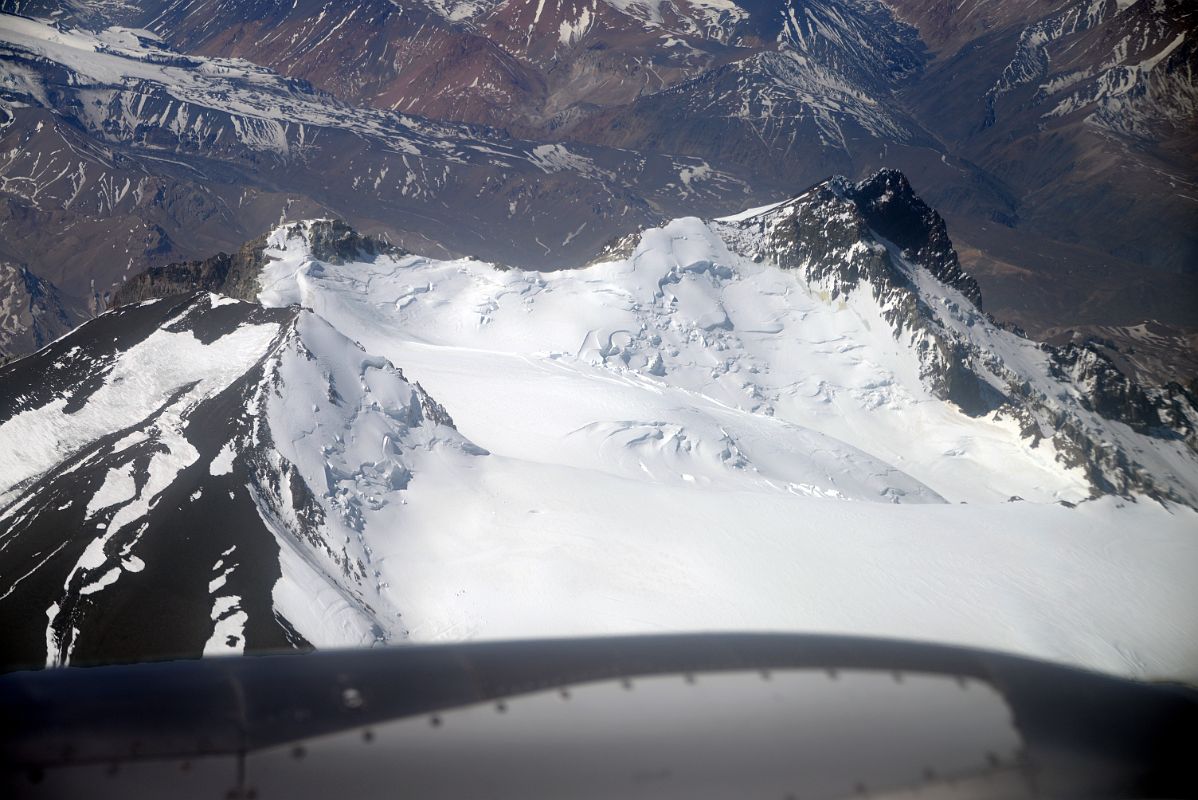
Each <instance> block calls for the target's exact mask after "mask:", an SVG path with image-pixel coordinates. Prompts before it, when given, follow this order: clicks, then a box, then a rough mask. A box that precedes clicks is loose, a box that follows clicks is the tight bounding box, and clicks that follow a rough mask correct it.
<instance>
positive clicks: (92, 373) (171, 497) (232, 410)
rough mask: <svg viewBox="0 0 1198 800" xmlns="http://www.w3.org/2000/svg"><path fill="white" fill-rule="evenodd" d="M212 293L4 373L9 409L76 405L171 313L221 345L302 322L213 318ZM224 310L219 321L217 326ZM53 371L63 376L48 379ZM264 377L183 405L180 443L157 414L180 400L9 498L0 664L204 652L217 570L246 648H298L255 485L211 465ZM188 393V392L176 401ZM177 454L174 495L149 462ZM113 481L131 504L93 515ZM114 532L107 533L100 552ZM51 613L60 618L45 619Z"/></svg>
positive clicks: (87, 336)
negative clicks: (54, 656)
mask: <svg viewBox="0 0 1198 800" xmlns="http://www.w3.org/2000/svg"><path fill="white" fill-rule="evenodd" d="M207 298H208V296H207V295H200V296H193V297H186V298H176V299H175V300H173V301H160V302H157V303H151V304H146V305H140V306H136V307H128V308H124V309H121V310H118V311H115V312H111V313H108V314H105V315H103V316H102V317H100V318H98V319H96V320H93V321H92V322H91V323H90V324H87V325H84V326H83V327H82V328H80V329H79V330H77V331H75V332H73V333H72V334H70V335H68V336H67V337H65V338H63V339H62V340H60V341H58V342H57V343H55V344H54V345H53V346H51V347H49V348H46V349H45V350H43V351H41V352H39V353H37V354H35V355H32V356H29V357H27V358H24V359H21V360H20V361H17V362H15V363H13V364H11V365H10V366H8V367H6V368H4V369H3V370H0V387H2V388H0V391H2V392H3V393H4V394H5V395H6V397H5V398H4V399H3V400H2V405H0V407H3V408H4V409H6V410H8V409H11V410H14V411H15V410H30V409H36V408H40V407H42V406H44V405H46V404H48V403H52V402H53V401H54V400H55V399H56V398H57V397H62V396H66V397H67V398H68V399H69V404H68V407H70V408H74V409H76V410H77V411H78V410H81V409H83V408H84V407H85V406H86V405H87V403H88V402H89V400H90V398H91V397H92V396H93V395H94V393H95V392H96V390H97V389H98V387H99V385H100V384H103V383H104V382H105V381H106V379H107V376H108V374H109V370H110V368H111V365H112V362H113V360H114V358H115V357H116V356H117V354H118V353H119V352H122V351H125V350H128V349H129V348H132V347H135V346H137V345H138V344H140V343H142V342H144V341H145V340H146V339H147V338H148V337H149V336H150V335H152V334H153V333H154V332H156V331H160V330H164V328H163V327H162V326H163V324H164V323H167V322H169V321H170V320H172V319H173V320H175V322H174V323H173V325H172V327H173V328H174V329H176V330H179V331H185V330H191V329H192V328H193V327H194V326H196V325H204V324H207V323H211V325H209V326H208V327H209V328H210V330H209V331H208V334H209V335H213V336H216V335H217V333H218V331H224V333H225V334H227V333H229V332H231V331H232V330H234V329H236V328H237V327H238V326H240V325H242V324H265V325H274V326H277V327H278V329H279V331H280V332H282V331H283V330H284V329H285V328H286V326H287V325H288V324H289V323H290V322H291V321H292V320H293V319H294V316H295V313H296V312H295V311H294V310H292V309H278V310H274V309H264V308H262V307H260V306H256V305H249V304H245V303H238V304H229V305H223V306H220V307H219V308H212V307H211V306H210V304H209V302H208V299H207ZM215 312H220V314H219V319H216V320H210V319H209V315H211V314H213V313H215ZM218 338H219V337H218ZM264 355H265V353H264ZM51 375H53V376H55V381H54V382H50V383H48V382H47V381H46V377H47V376H51ZM258 377H259V374H258V372H257V371H256V370H254V369H251V370H250V371H249V372H247V373H246V374H245V375H243V376H242V377H241V378H238V379H237V380H234V381H233V382H232V383H231V384H230V385H229V386H228V387H227V388H226V389H224V390H223V391H221V392H219V393H216V394H215V395H213V396H210V397H208V398H206V399H205V400H203V401H202V402H200V403H198V404H197V405H196V406H195V407H193V408H191V409H189V411H188V424H187V427H186V432H185V433H183V434H181V435H182V436H184V437H185V438H186V441H187V444H186V445H180V444H178V443H175V442H172V441H170V437H168V435H167V434H166V433H165V430H166V429H168V428H169V427H170V425H169V423H168V422H167V421H166V420H165V419H164V414H166V413H167V409H168V407H169V406H170V405H171V403H172V402H173V401H172V400H171V399H168V400H167V403H166V404H165V405H164V406H163V407H162V408H159V409H156V410H154V411H152V412H150V413H149V414H148V415H146V416H145V417H143V418H140V419H129V420H127V426H123V427H121V428H120V429H119V430H116V431H114V432H113V433H111V434H108V435H105V436H102V437H100V438H98V439H96V440H94V441H90V442H87V443H85V444H84V445H83V446H82V447H80V448H79V449H78V450H77V451H76V452H74V453H72V454H70V455H69V457H68V458H66V459H65V460H64V461H63V462H62V463H61V464H60V465H58V466H57V467H55V468H54V469H52V470H50V471H48V472H47V473H45V474H44V475H42V476H39V477H37V478H36V479H35V480H34V481H33V482H32V483H30V484H29V485H26V486H24V487H23V488H22V489H21V490H20V491H19V492H18V494H17V495H16V496H15V497H12V496H10V497H9V498H8V499H6V500H5V501H4V502H2V503H0V514H2V515H3V516H4V518H5V522H4V525H5V528H6V545H7V546H6V548H5V550H4V552H3V553H2V554H0V580H2V581H3V584H4V585H5V586H6V587H8V588H9V591H8V592H7V593H6V596H5V597H4V598H3V599H0V625H2V626H3V627H4V630H5V631H6V634H5V636H4V640H3V644H2V645H0V665H3V666H4V668H9V669H11V668H14V667H17V666H24V667H40V666H43V665H44V664H45V663H46V660H47V644H48V642H49V643H52V646H53V648H54V649H55V651H56V652H58V653H60V654H62V653H65V654H69V657H70V660H71V663H74V664H90V663H110V662H120V661H142V660H146V659H153V658H177V657H182V656H199V655H200V654H201V653H202V651H203V649H204V644H205V641H206V640H207V639H208V638H209V636H210V634H211V633H212V628H213V624H214V619H213V617H212V616H211V613H212V610H213V598H212V592H211V591H210V585H211V584H210V582H211V581H212V580H213V578H214V575H213V569H214V568H213V565H214V564H215V565H218V567H219V570H218V572H219V571H220V570H224V567H226V566H227V567H228V570H227V571H226V573H225V579H224V583H223V586H224V588H223V591H224V593H226V594H229V595H230V596H232V595H235V596H236V597H237V598H238V604H237V608H238V609H240V610H241V611H244V612H246V613H247V615H248V619H247V621H246V625H245V628H244V631H243V635H244V637H245V641H244V642H242V643H240V644H243V645H244V646H245V647H246V648H248V649H249V650H251V651H253V650H259V651H275V650H282V649H289V648H291V647H295V646H303V645H304V643H303V642H302V641H297V640H295V638H294V636H289V634H288V632H287V630H286V626H285V625H284V623H282V622H280V621H279V620H277V619H276V617H275V615H274V613H273V609H272V606H273V603H272V599H271V587H272V586H273V584H274V581H275V580H276V579H277V577H278V574H279V565H278V545H277V544H276V543H275V541H274V537H273V536H272V535H271V533H270V532H269V531H268V530H266V529H265V528H264V527H263V525H262V522H261V519H260V517H259V515H258V512H257V509H256V505H255V501H254V499H253V498H252V497H251V495H250V492H249V490H247V488H246V481H245V480H244V479H243V476H242V475H241V474H239V473H234V472H229V473H228V474H224V475H213V474H211V471H210V469H209V464H210V463H211V462H212V460H213V459H214V458H215V457H216V456H217V452H218V451H219V450H220V448H221V446H222V444H223V443H224V442H226V441H228V440H229V438H231V437H233V436H235V435H236V434H237V433H238V431H239V430H240V429H241V428H242V427H243V426H244V425H245V424H246V420H245V419H244V418H243V417H242V415H241V414H240V413H239V411H240V409H241V408H242V407H243V406H244V404H245V403H246V401H247V399H248V398H249V397H250V395H251V394H252V389H253V385H254V383H255V381H256V380H257V379H258ZM187 389H188V384H186V383H185V384H184V385H182V386H181V387H180V388H179V390H178V391H177V392H176V393H175V396H176V397H177V396H178V394H180V393H182V392H185V391H187ZM76 413H77V412H76ZM181 446H182V447H183V448H184V449H186V448H194V451H195V453H194V461H193V463H191V464H190V465H189V466H186V467H184V468H183V469H182V470H181V471H180V472H179V473H178V474H177V475H175V477H174V480H173V481H172V482H171V483H170V485H169V486H166V487H163V486H160V485H156V484H155V481H156V480H159V479H160V477H161V475H160V472H159V470H160V466H159V465H157V464H156V463H155V459H161V458H163V457H167V458H169V457H170V454H171V453H172V452H174V451H175V450H176V449H178V448H179V447H181ZM114 471H115V472H125V473H127V474H128V476H129V479H130V482H131V486H130V487H129V488H130V491H131V492H132V493H133V494H134V497H133V498H132V499H131V500H130V501H129V502H124V501H123V498H119V497H114V498H113V500H112V502H111V503H110V504H109V505H108V506H107V507H106V508H99V509H97V508H96V507H95V505H96V503H95V501H92V502H89V500H90V499H91V498H94V497H96V496H97V494H98V493H99V492H100V491H101V487H102V486H103V485H104V484H105V482H106V480H108V479H109V478H110V477H111V475H112V474H113V472H114ZM151 494H153V495H154V497H153V500H152V502H150V501H151V497H150V496H149V495H151ZM139 502H141V503H143V504H144V516H142V517H141V518H140V519H139V520H138V521H137V523H135V524H130V522H129V520H124V521H121V519H120V515H121V514H122V513H123V510H126V511H127V509H128V508H131V507H132V506H135V505H137V504H138V503H139ZM101 505H103V504H101ZM107 528H112V529H113V532H112V535H111V536H110V537H106V539H105V540H104V542H103V546H102V547H97V541H98V538H97V537H102V536H104V534H105V531H106V529H107ZM89 548H91V551H89ZM88 552H91V553H92V554H91V555H90V556H86V557H85V553H88ZM131 553H135V554H136V558H133V557H131ZM22 576H24V577H22ZM108 581H113V582H112V584H111V585H108V583H107V582H108ZM97 587H104V588H103V591H97ZM31 609H38V613H31ZM46 609H52V610H53V611H54V612H55V613H54V615H53V616H52V617H51V618H49V619H48V618H47V614H46V613H45V611H46ZM292 633H294V632H292Z"/></svg>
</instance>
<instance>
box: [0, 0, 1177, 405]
mask: <svg viewBox="0 0 1198 800" xmlns="http://www.w3.org/2000/svg"><path fill="white" fill-rule="evenodd" d="M0 9H3V10H4V11H6V12H11V13H12V14H19V15H26V16H27V17H32V18H37V19H40V20H42V21H40V22H39V21H35V20H30V19H21V18H18V17H16V16H9V17H6V18H4V19H0V119H2V120H3V122H4V125H3V129H2V131H0V155H2V156H3V158H2V159H0V258H3V259H4V260H6V261H8V262H11V263H12V264H13V265H14V267H13V269H12V270H10V271H9V273H8V274H17V273H16V271H15V270H16V268H17V267H26V268H27V270H28V271H30V272H31V274H33V275H35V276H36V277H37V278H38V279H39V280H43V281H46V282H48V283H49V284H52V285H53V286H55V287H57V291H58V292H61V293H62V294H63V295H64V296H65V297H66V298H67V304H68V305H70V306H72V307H79V308H82V307H90V308H91V309H92V310H93V311H94V310H97V309H99V308H102V307H104V305H105V304H106V302H108V299H106V298H110V295H111V293H112V292H113V291H114V290H115V289H116V288H117V287H118V286H119V285H120V283H121V282H122V281H123V280H124V279H126V278H127V277H129V276H131V275H134V274H136V273H138V272H139V271H141V270H142V269H144V268H146V267H148V266H159V265H163V264H167V263H170V262H181V261H186V260H191V259H199V258H206V257H209V256H212V255H213V254H214V253H216V252H217V251H227V252H233V251H235V250H236V249H237V248H238V247H239V246H240V245H241V243H242V242H244V241H247V240H249V239H252V238H254V237H256V236H258V235H261V234H262V233H263V232H264V231H265V230H266V229H267V228H268V227H269V226H270V225H271V224H272V223H274V222H277V221H279V220H280V219H283V218H290V219H297V218H302V217H304V216H311V215H313V214H321V215H331V216H337V217H341V218H344V219H346V220H347V221H349V222H350V223H351V224H353V225H354V226H355V227H357V228H358V229H360V230H362V231H364V232H367V233H373V234H380V235H385V236H386V237H388V239H389V240H390V241H392V242H394V243H397V244H400V245H402V246H404V247H406V248H408V249H410V250H413V251H416V252H422V253H427V254H430V255H457V254H475V255H479V256H480V257H484V258H487V259H489V260H494V261H499V262H507V263H519V264H522V265H528V266H534V267H539V268H559V267H570V266H577V265H580V264H583V263H586V262H587V261H589V260H590V259H591V258H592V257H593V256H594V254H595V253H596V252H597V251H598V250H599V249H600V247H601V246H602V245H603V244H604V243H605V242H607V241H609V240H611V239H612V238H615V237H618V236H621V235H625V234H628V233H631V232H633V231H635V230H638V229H640V228H642V227H644V226H646V225H653V224H658V223H660V222H661V221H663V220H664V219H667V218H670V217H673V216H678V215H680V214H684V213H686V214H703V215H715V214H718V213H721V212H723V213H730V212H734V211H737V210H739V209H741V208H743V207H746V206H748V205H752V204H754V203H765V202H770V201H774V200H779V199H783V198H785V197H787V196H792V195H794V194H796V193H798V192H800V191H801V190H803V189H805V188H806V187H808V186H810V185H812V184H815V183H817V182H819V181H822V180H823V179H825V178H826V177H828V176H829V175H832V174H843V175H845V176H846V177H848V178H850V179H859V178H862V177H865V176H866V175H869V174H872V173H873V172H875V171H876V170H877V169H879V168H883V167H893V168H898V169H901V170H902V171H903V172H904V173H905V174H906V175H908V176H909V178H910V180H911V182H912V184H913V185H914V186H915V188H916V189H917V190H918V191H919V193H920V194H921V195H922V196H923V197H924V198H925V199H926V200H927V201H928V202H929V203H930V204H931V205H932V206H933V207H935V208H936V209H937V210H938V211H939V212H940V213H941V214H942V215H943V216H944V218H945V219H946V221H947V223H948V226H949V229H950V231H951V233H952V236H953V239H954V241H955V242H956V244H957V250H958V252H959V253H960V256H961V260H962V263H963V265H964V267H965V268H966V269H967V270H968V271H970V272H971V273H972V274H973V275H974V276H975V277H976V279H977V281H978V282H979V283H980V284H981V286H982V288H983V290H984V294H985V296H986V298H987V307H988V310H989V311H990V312H992V313H993V314H994V315H995V316H996V317H997V318H998V319H1000V320H1005V321H1009V322H1013V323H1016V324H1018V325H1020V326H1022V327H1024V328H1026V329H1027V330H1028V331H1029V332H1030V333H1032V334H1033V335H1037V336H1040V337H1043V338H1051V339H1052V340H1053V341H1056V342H1064V341H1069V340H1080V339H1090V340H1092V341H1093V342H1094V343H1096V345H1097V346H1099V347H1101V348H1103V349H1105V350H1106V352H1107V355H1109V356H1111V357H1112V358H1114V359H1116V360H1117V361H1119V362H1120V363H1121V364H1122V365H1124V366H1125V367H1126V368H1127V369H1129V370H1131V371H1132V372H1135V373H1136V374H1138V375H1139V376H1140V377H1142V378H1144V379H1145V380H1147V381H1149V382H1153V383H1165V382H1167V381H1169V380H1182V381H1185V380H1187V379H1189V378H1191V377H1192V376H1193V375H1194V374H1195V373H1198V358H1196V357H1195V355H1194V348H1193V346H1192V342H1193V338H1194V336H1195V334H1196V333H1198V293H1196V292H1195V291H1194V290H1193V281H1194V275H1195V269H1196V265H1198V224H1196V223H1198V187H1196V186H1195V183H1196V182H1198V164H1196V163H1195V162H1196V158H1198V142H1196V139H1195V136H1196V133H1195V131H1196V128H1195V125H1194V121H1195V116H1196V109H1198V84H1196V83H1195V79H1194V74H1195V72H1194V67H1195V62H1196V61H1198V54H1196V53H1198V51H1196V49H1195V41H1194V33H1195V27H1196V26H1195V18H1196V15H1198V12H1196V11H1195V10H1194V9H1193V7H1192V4H1187V3H1185V2H1181V0H1139V1H1138V2H1131V1H1130V0H1048V1H1044V2H1042V1H1040V0H1002V1H1001V2H982V1H981V0H966V2H965V3H959V2H948V0H890V2H878V1H877V0H855V1H853V2H850V1H849V0H785V2H755V1H754V2H750V1H747V0H742V1H741V2H731V0H668V1H667V0H660V1H659V0H646V1H645V2H631V1H630V0H562V1H560V2H559V1H557V0H539V1H538V2H516V1H515V0H508V2H498V1H496V0H468V1H466V2H449V1H448V0H446V1H445V2H441V1H440V0H424V1H423V2H422V1H420V0H407V1H406V2H392V0H353V1H352V2H339V3H331V2H320V1H319V0H297V1H296V2H286V3H280V2H273V0H254V1H253V2H233V1H232V0H188V1H187V2H184V1H183V0H170V1H169V2H162V1H161V0H137V1H136V2H133V1H130V2H81V1H78V0H74V1H71V0H68V1H65V2H50V1H49V0H34V2H21V1H20V0H5V2H3V3H0ZM114 26H120V27H119V29H118V28H114ZM52 40H54V41H52ZM13 294H14V296H15V295H16V294H17V290H16V289H14V290H13ZM30 302H33V301H30ZM22 341H27V339H25V340H22ZM0 347H3V348H4V350H5V352H6V353H15V352H18V351H19V350H21V349H22V348H25V347H27V345H19V346H18V345H16V344H7V343H0Z"/></svg>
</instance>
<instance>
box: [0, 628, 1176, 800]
mask: <svg viewBox="0 0 1198 800" xmlns="http://www.w3.org/2000/svg"><path fill="white" fill-rule="evenodd" d="M0 715H2V718H3V720H4V723H3V730H2V732H0V759H2V761H0V771H2V777H0V790H2V791H0V794H3V796H5V797H13V798H57V797H90V798H105V797H120V798H143V797H171V798H214V799H216V798H220V799H222V800H223V799H225V798H247V799H248V798H261V799H262V800H269V799H270V798H287V799H288V800H291V799H293V798H309V797H311V798H318V797H319V798H324V797H333V798H342V797H344V798H358V797H362V798H394V797H416V798H425V797H429V798H440V797H444V798H537V797H547V798H609V797H634V798H636V797H679V798H683V797H685V798H708V797H711V798H715V797H760V798H767V799H772V800H783V799H784V798H803V799H804V800H806V799H807V798H849V797H855V798H860V797H870V798H891V797H894V798H898V797H919V798H938V797H978V798H990V797H994V798H998V797H1002V798H1009V797H1013V798H1020V797H1065V798H1067V797H1087V798H1093V797H1195V796H1198V767H1195V764H1196V763H1198V762H1195V761H1194V758H1193V756H1194V753H1195V752H1198V751H1196V749H1195V745H1198V693H1196V692H1195V691H1194V690H1193V689H1190V688H1187V687H1183V686H1177V685H1163V684H1159V685H1158V684H1146V683H1138V682H1133V681H1128V680H1122V679H1119V678H1115V677H1111V676H1106V675H1100V674H1096V673H1092V672H1087V671H1083V670H1079V669H1075V668H1071V667H1065V666H1060V665H1054V664H1049V663H1044V662H1038V661H1033V660H1029V659H1025V658H1019V657H1015V656H1010V655H1004V654H999V653H992V652H986V651H976V650H969V649H962V648H956V647H948V646H940V645H931V644H916V643H910V642H900V641H888V640H873V639H860V638H848V637H835V636H811V635H767V634H714V635H679V636H648V637H614V638H598V639H565V640H549V641H518V642H483V643H470V644H453V645H430V646H405V647H393V648H380V649H372V650H357V651H341V652H333V651H329V652H315V653H309V654H287V655H271V656H245V657H232V658H214V659H204V660H196V661H174V662H162V663H148V664H135V665H129V666H106V667H91V668H67V669H52V670H42V671H36V672H16V673H11V674H8V675H4V676H0Z"/></svg>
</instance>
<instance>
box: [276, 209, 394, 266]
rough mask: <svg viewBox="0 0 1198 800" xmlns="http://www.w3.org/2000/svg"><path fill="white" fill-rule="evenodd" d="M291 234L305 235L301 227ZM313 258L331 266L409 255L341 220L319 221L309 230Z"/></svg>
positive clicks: (295, 228) (309, 225)
mask: <svg viewBox="0 0 1198 800" xmlns="http://www.w3.org/2000/svg"><path fill="white" fill-rule="evenodd" d="M289 230H290V231H294V232H295V233H296V234H299V233H300V232H301V229H300V228H299V227H298V226H294V227H292V228H291V229H289ZM306 231H307V236H308V240H309V242H310V244H311V247H312V255H313V257H315V258H318V259H320V260H321V261H327V262H328V263H330V264H344V263H345V262H347V261H368V260H371V259H374V258H375V257H376V256H380V255H390V256H401V255H404V254H405V253H406V252H407V251H406V250H404V249H403V248H400V247H395V246H394V245H391V244H390V243H388V242H387V241H385V240H384V239H381V238H379V237H377V236H363V235H362V234H360V233H358V232H357V231H356V230H354V229H353V228H351V227H350V226H349V225H347V224H346V223H345V222H344V221H343V220H339V219H319V220H315V221H313V222H311V223H309V224H308V225H307V227H306Z"/></svg>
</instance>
